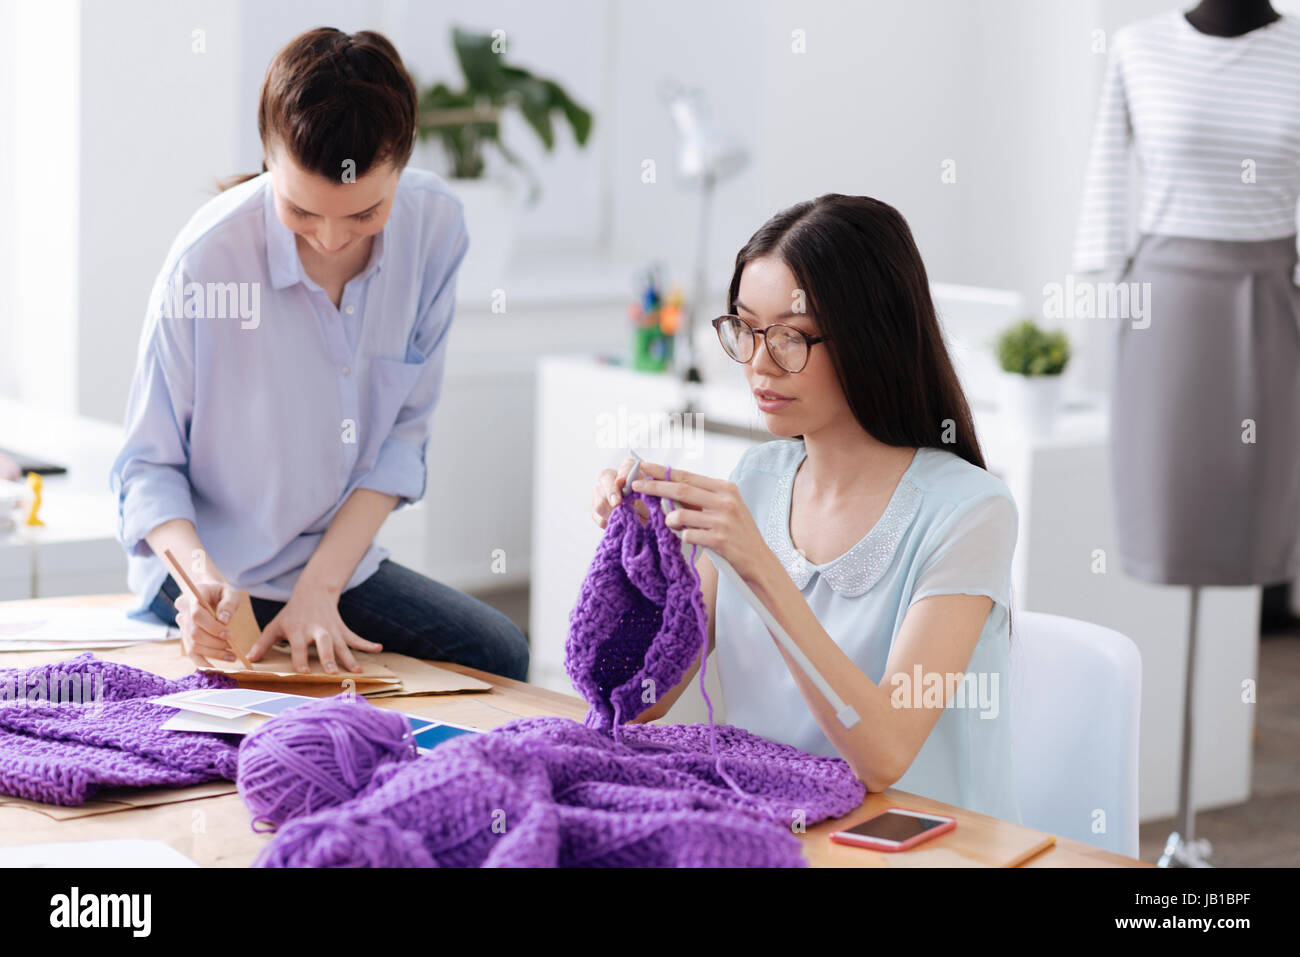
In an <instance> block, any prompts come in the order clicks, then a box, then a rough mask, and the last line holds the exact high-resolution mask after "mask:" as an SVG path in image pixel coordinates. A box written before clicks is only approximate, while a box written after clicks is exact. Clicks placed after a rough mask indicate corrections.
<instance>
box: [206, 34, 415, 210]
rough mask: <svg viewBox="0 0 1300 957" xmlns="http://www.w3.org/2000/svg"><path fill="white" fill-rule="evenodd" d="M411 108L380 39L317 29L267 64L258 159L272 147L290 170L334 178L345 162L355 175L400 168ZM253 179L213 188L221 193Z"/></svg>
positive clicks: (411, 136)
mask: <svg viewBox="0 0 1300 957" xmlns="http://www.w3.org/2000/svg"><path fill="white" fill-rule="evenodd" d="M416 106H417V100H416V93H415V84H414V83H413V82H412V80H411V75H410V74H409V73H408V72H407V71H406V67H405V66H403V65H402V58H401V57H400V56H399V55H398V53H397V49H396V47H394V46H393V44H392V43H390V42H389V40H388V38H387V37H385V36H384V35H383V34H380V33H375V32H374V31H372V30H361V31H359V32H357V33H344V32H343V31H342V30H336V29H334V28H333V27H317V28H316V29H314V30H308V31H307V32H306V33H302V34H299V35H298V36H296V37H294V38H293V39H292V40H290V41H289V42H288V44H286V45H285V47H284V48H283V49H282V50H281V51H280V52H279V53H277V54H276V55H275V57H274V59H272V60H271V64H270V66H269V67H267V70H266V79H265V80H263V82H262V95H261V100H260V102H259V104H258V108H257V132H258V135H259V136H261V138H262V152H263V156H264V157H265V154H266V153H267V152H269V151H270V149H271V146H272V145H273V144H276V143H278V144H279V145H280V146H281V147H282V148H283V149H286V150H287V151H288V152H289V153H290V155H292V156H293V157H294V160H295V161H296V162H297V163H298V165H300V166H302V167H303V168H304V169H308V170H311V171H312V172H314V173H319V174H320V175H322V176H324V177H326V178H328V179H332V180H338V179H339V178H340V176H341V174H342V171H343V164H344V162H345V161H347V160H351V161H352V162H353V163H354V164H355V169H354V172H355V173H356V175H357V176H358V177H360V176H362V175H364V174H365V173H366V172H367V171H368V170H369V169H370V168H371V167H372V166H374V165H375V164H376V163H382V162H384V161H391V162H392V163H393V164H394V165H395V166H396V167H397V168H398V169H401V168H402V167H403V166H405V165H406V163H407V160H409V159H410V158H411V150H412V148H413V147H414V144H415V121H416ZM262 171H263V172H265V171H266V160H265V158H264V159H263V160H262ZM256 175H257V174H256V173H249V174H246V175H241V176H234V177H231V178H230V179H228V180H225V181H223V182H222V183H221V184H220V185H221V188H222V189H229V188H230V187H231V186H235V185H237V184H239V183H242V182H244V181H245V180H249V179H252V178H253V177H254V176H256Z"/></svg>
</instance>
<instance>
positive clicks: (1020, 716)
mask: <svg viewBox="0 0 1300 957" xmlns="http://www.w3.org/2000/svg"><path fill="white" fill-rule="evenodd" d="M1010 699H1011V742H1012V743H1011V748H1012V760H1013V762H1014V765H1015V768H1014V773H1015V788H1016V800H1017V802H1018V803H1019V805H1020V817H1021V820H1022V822H1023V823H1024V824H1025V826H1027V827H1033V828H1037V829H1039V830H1042V831H1047V832H1048V833H1051V834H1055V835H1058V836H1059V837H1065V838H1070V839H1071V840H1075V841H1080V842H1082V843H1085V844H1091V845H1093V846H1095V847H1099V848H1102V849H1104V850H1107V851H1113V852H1114V853H1117V854H1124V855H1126V856H1128V857H1137V856H1138V720H1139V715H1140V712H1141V702H1142V656H1141V654H1140V653H1139V652H1138V649H1137V645H1135V644H1134V643H1133V642H1132V641H1131V640H1130V639H1129V638H1127V637H1126V636H1124V635H1122V634H1120V633H1119V632H1117V631H1114V630H1112V629H1110V628H1103V627H1102V626H1100V625H1094V624H1091V623H1090V622H1086V621H1079V620H1077V619H1074V618H1065V617H1062V616H1060V615H1048V614H1044V613H1042V612H1032V611H1014V612H1013V614H1012V634H1011V695H1010ZM1098 812H1102V813H1103V814H1104V819H1103V818H1102V817H1101V815H1100V814H1099V813H1098ZM1103 823H1104V829H1103V830H1099V831H1098V830H1096V828H1098V827H1099V826H1101V824H1103Z"/></svg>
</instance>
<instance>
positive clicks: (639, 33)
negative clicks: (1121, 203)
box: [0, 0, 1300, 420]
mask: <svg viewBox="0 0 1300 957" xmlns="http://www.w3.org/2000/svg"><path fill="white" fill-rule="evenodd" d="M1298 6H1300V0H1286V2H1282V3H1279V4H1278V7H1279V9H1283V10H1290V11H1294V12H1297V13H1300V10H1297V7H1298ZM1162 9H1167V4H1166V3H1163V2H1157V0H1122V2H1121V0H1079V2H1072V3H1042V2H1040V0H914V2H909V3H897V2H891V0H868V2H860V3H848V2H842V0H763V2H762V3H761V4H758V3H753V2H746V0H714V2H708V3H701V2H699V0H693V2H692V0H661V2H657V3H654V4H641V3H634V2H630V0H607V2H602V0H565V2H564V3H563V4H558V3H549V2H548V3H539V2H526V0H447V2H442V3H438V4H430V3H423V2H417V0H281V2H277V3H274V4H268V3H262V2H258V0H234V2H225V0H168V2H164V0H114V2H112V3H84V2H83V3H78V2H76V0H11V2H10V3H9V4H8V5H6V7H5V10H4V14H3V16H4V17H5V18H7V19H8V21H9V22H10V23H12V24H13V26H12V27H11V28H10V29H9V30H6V31H5V33H6V34H13V35H16V36H17V37H19V39H18V41H17V42H15V43H14V50H15V54H14V56H13V57H12V58H6V59H7V60H8V62H7V63H6V64H5V67H6V68H5V69H0V124H2V125H0V130H4V132H5V133H6V134H8V135H5V136H4V140H5V142H6V145H7V146H12V147H13V149H12V150H6V151H5V152H3V153H0V176H2V177H3V179H4V183H3V184H0V221H3V222H5V223H9V224H11V225H12V230H11V235H12V236H21V237H22V238H23V242H22V243H21V244H19V246H18V249H17V250H16V251H14V252H13V253H12V255H11V256H10V257H4V256H0V258H3V259H4V261H5V262H6V263H7V264H8V269H9V270H10V271H11V272H13V273H14V275H13V277H12V280H11V282H10V283H9V284H7V285H10V286H11V287H12V288H13V290H14V294H13V296H12V297H11V298H10V303H12V308H13V315H12V316H9V317H4V314H3V313H0V319H3V320H4V321H3V328H0V392H5V391H8V392H19V391H22V392H23V393H25V394H30V395H32V396H40V397H41V398H43V399H46V400H49V401H54V402H56V403H62V404H69V403H70V404H71V405H74V406H75V407H77V408H79V409H80V410H81V411H84V412H86V413H88V414H91V415H95V416H100V417H103V418H105V419H109V420H118V419H119V418H120V416H121V412H122V408H123V405H124V402H125V398H126V393H127V389H128V386H129V382H130V377H131V373H132V371H133V370H132V364H133V360H134V347H135V341H136V337H137V335H138V330H139V327H140V322H141V319H142V314H143V306H144V301H145V296H146V294H147V291H148V288H149V285H150V283H151V282H152V281H153V278H154V275H155V273H156V272H157V270H158V268H159V266H160V265H161V263H162V260H163V257H164V255H165V253H166V251H167V248H168V246H169V245H170V243H171V240H172V238H173V236H174V235H175V233H176V231H177V230H178V229H179V228H180V226H181V225H182V224H183V223H184V221H185V220H186V219H187V218H188V217H189V215H190V214H191V213H192V212H193V211H194V209H195V208H197V206H198V205H200V204H201V203H202V202H203V201H204V200H205V199H206V198H207V197H209V196H210V195H212V187H213V182H214V180H215V179H216V178H218V177H220V176H223V175H226V174H229V173H233V172H238V171H252V170H255V169H258V168H259V166H260V159H261V146H260V143H259V142H258V140H257V131H256V119H255V110H256V103H257V96H258V91H259V88H260V85H261V81H262V77H263V74H264V72H265V69H266V65H267V62H268V61H269V59H270V58H271V56H272V55H273V54H274V53H275V51H276V50H277V49H278V48H279V47H280V46H281V45H283V43H284V42H286V41H287V40H288V39H289V38H291V37H292V36H293V35H295V34H296V33H298V32H299V31H301V30H303V29H306V28H308V27H311V26H316V25H322V24H325V25H333V26H337V27H340V28H342V29H346V30H356V29H360V28H363V27H367V26H369V27H373V28H375V29H379V30H381V31H383V32H385V33H387V34H388V35H389V36H390V37H391V38H392V39H393V40H394V42H395V43H396V44H397V45H398V48H399V50H400V51H401V53H402V55H403V57H404V59H405V60H406V61H407V63H408V65H409V66H410V68H411V69H412V72H413V73H414V74H415V75H416V77H417V80H419V81H420V82H421V83H427V82H429V81H431V80H433V79H434V78H442V79H446V80H448V81H456V80H458V70H457V68H456V65H455V62H454V58H453V53H452V50H451V45H450V28H451V25H452V24H453V23H458V24H462V25H464V26H467V27H470V28H476V29H480V30H492V29H496V28H500V29H504V30H505V31H506V38H507V55H508V56H509V58H510V59H511V60H512V61H514V62H517V63H520V64H522V65H525V66H527V67H529V68H531V69H534V70H535V71H537V72H539V73H541V74H543V75H547V76H551V77H554V78H555V79H557V80H559V81H560V82H561V83H562V84H564V85H565V87H566V88H567V89H568V90H569V91H570V92H571V93H572V95H573V96H574V97H575V98H577V99H578V100H579V101H580V102H582V103H584V104H585V105H587V106H588V107H589V108H591V109H592V110H593V112H594V113H595V128H594V133H593V139H592V142H591V144H590V147H589V148H588V149H586V150H579V149H578V148H577V147H576V146H575V144H574V143H573V142H572V139H571V137H570V136H569V134H568V132H567V129H566V128H563V127H561V128H560V132H559V136H558V140H559V143H558V147H557V150H556V152H555V153H554V154H551V155H546V154H544V153H543V152H542V150H541V147H540V144H538V143H536V142H535V140H534V139H533V137H532V134H531V132H530V131H529V130H527V129H526V127H524V125H523V123H522V121H521V120H518V118H514V119H513V120H512V121H509V122H508V124H507V128H506V136H507V137H508V139H509V142H510V143H511V145H512V146H513V147H514V148H515V149H516V150H517V151H518V152H519V153H520V154H522V155H523V156H524V157H525V159H526V160H527V161H528V162H529V163H530V164H531V165H532V166H533V168H534V169H535V170H536V171H537V172H538V174H539V175H540V176H541V177H542V179H543V184H544V192H543V195H542V198H541V202H540V203H539V204H538V205H537V206H536V207H534V208H533V209H530V210H529V211H528V212H527V213H526V215H525V216H524V218H523V220H522V222H521V237H520V243H519V246H518V252H517V255H516V265H521V266H526V265H527V264H528V262H529V261H530V260H532V259H534V258H535V257H538V256H540V255H543V254H545V255H554V254H555V253H557V252H565V251H568V252H569V253H573V252H575V251H578V250H586V251H588V252H589V253H590V254H591V255H593V256H595V255H607V256H609V257H612V258H613V259H616V260H618V261H621V262H648V261H649V260H651V259H660V260H664V261H666V262H667V263H668V265H669V268H670V275H671V277H672V278H673V279H677V280H681V281H686V280H689V278H690V277H689V273H688V268H689V265H690V263H691V259H692V256H693V254H694V243H695V228H696V212H697V209H698V206H697V202H698V200H697V196H696V194H694V193H693V192H692V191H689V190H686V189H683V188H681V187H680V185H679V184H678V183H677V182H676V174H675V171H674V169H673V151H674V147H675V137H674V131H673V127H672V125H671V122H670V120H669V117H668V115H667V113H666V111H665V110H664V108H663V106H662V104H661V102H660V100H659V87H660V84H661V82H662V81H663V80H664V79H665V78H666V77H669V76H672V77H674V78H676V79H677V80H679V81H681V82H684V83H685V84H687V85H696V86H699V87H701V88H702V89H704V90H705V91H706V93H707V94H708V96H709V98H710V100H711V102H712V104H713V107H714V114H715V118H716V119H717V120H718V122H719V123H720V124H721V125H722V126H724V127H725V128H727V129H728V130H729V131H731V132H732V133H733V134H734V135H735V136H736V137H737V138H739V139H740V140H741V141H742V142H744V143H746V144H748V145H749V147H750V149H751V153H752V156H753V159H752V161H751V164H750V166H749V167H748V168H747V169H746V170H745V171H744V172H743V173H741V175H740V176H739V177H737V178H736V179H735V180H733V181H732V182H729V183H727V184H725V185H724V187H723V188H722V189H721V191H720V193H719V196H718V202H717V207H716V209H715V219H714V224H713V233H712V242H711V244H710V249H709V255H710V262H711V267H712V272H713V273H714V274H715V275H717V276H723V277H725V276H726V275H727V274H728V273H729V268H730V264H731V261H732V260H733V259H734V256H735V252H736V250H737V249H738V248H739V246H740V245H741V244H742V243H743V242H744V240H745V239H747V238H748V236H749V235H750V234H751V233H752V232H753V231H754V230H755V229H756V228H757V227H758V226H759V225H760V224H761V223H762V222H763V220H765V219H766V218H767V217H768V216H770V215H771V214H772V213H774V212H776V211H777V210H778V209H779V208H781V207H782V206H785V205H788V204H789V203H792V202H795V201H798V200H801V199H806V198H809V197H812V196H815V195H818V194H819V193H823V192H828V191H845V192H861V193H867V194H870V195H873V196H876V197H878V198H880V199H883V200H885V201H886V202H889V203H891V204H893V205H894V206H896V207H897V208H898V209H899V210H900V211H901V212H902V213H903V215H904V216H906V217H907V219H908V221H909V222H910V224H911V226H912V229H913V231H914V233H915V235H916V238H917V241H918V244H919V246H920V248H921V251H922V253H923V255H924V256H925V259H926V263H927V266H928V268H929V272H930V275H931V278H932V279H933V280H935V281H940V282H951V283H962V284H970V285H980V286H994V287H1003V288H1010V289H1014V290H1016V291H1019V292H1020V293H1022V294H1023V295H1024V296H1025V297H1026V302H1027V303H1028V304H1029V305H1030V307H1031V308H1032V309H1034V310H1038V309H1039V308H1041V300H1042V293H1041V290H1042V286H1043V284H1044V282H1048V281H1053V280H1059V279H1061V278H1062V277H1063V276H1064V274H1065V273H1066V271H1067V270H1068V269H1069V265H1070V253H1071V245H1072V242H1073V235H1074V226H1075V222H1076V220H1077V216H1078V200H1079V195H1080V187H1081V184H1082V176H1083V168H1084V164H1085V162H1086V157H1087V146H1088V142H1089V138H1090V135H1091V127H1092V118H1093V113H1094V110H1095V104H1096V99H1097V93H1098V88H1099V83H1100V79H1101V75H1102V71H1103V69H1104V66H1105V56H1104V55H1098V54H1096V53H1093V52H1091V50H1090V45H1091V41H1092V31H1093V30H1094V29H1098V28H1100V29H1102V30H1105V31H1107V33H1108V34H1109V32H1111V31H1113V30H1114V29H1115V28H1116V27H1118V26H1120V25H1121V24H1123V23H1125V22H1129V21H1131V20H1134V19H1137V18H1139V17H1143V16H1147V15H1149V14H1152V13H1155V12H1158V11H1160V10H1162ZM60 18H62V20H61V21H60ZM58 22H63V23H64V24H65V25H64V26H63V27H52V26H51V24H55V23H58ZM4 25H5V21H3V20H0V26H4ZM195 29H203V30H205V31H206V44H207V52H206V53H205V54H195V53H193V52H192V50H191V47H192V42H193V39H192V31H193V30H195ZM796 29H798V30H802V31H804V34H803V35H804V39H805V42H806V50H807V52H805V53H802V54H797V53H794V52H792V50H791V40H792V36H791V34H792V31H793V30H796ZM69 38H71V39H72V41H73V42H69ZM52 64H54V65H57V66H56V68H54V69H51V65H52ZM6 76H7V77H9V79H6ZM37 80H39V81H40V85H35V83H36V81H37ZM6 89H8V91H9V93H8V94H6V93H5V90H6ZM69 116H76V117H79V119H78V120H77V121H76V122H74V123H71V124H68V123H66V122H65V120H66V118H67V117H69ZM52 117H54V118H58V119H59V122H58V123H57V124H55V125H54V126H53V127H52V128H47V127H48V124H49V123H50V120H51V118H52ZM59 137H63V139H64V141H65V142H64V145H63V146H57V147H55V148H53V149H51V148H50V144H51V143H58V142H59ZM69 138H70V139H69ZM645 159H654V160H655V161H656V164H657V167H658V177H657V182H655V183H654V184H646V183H643V182H642V181H641V175H640V174H641V168H642V162H643V161H644V160H645ZM949 159H951V160H953V161H955V163H956V170H957V181H956V183H951V184H945V183H943V182H941V179H940V173H941V164H942V163H943V162H944V161H945V160H949ZM4 164H8V165H9V167H10V168H11V169H12V170H13V172H12V174H10V175H4V173H3V171H4V168H5V166H4ZM35 184H43V186H42V188H41V189H40V190H34V189H31V188H29V187H31V186H33V185H35ZM51 192H53V193H54V194H57V195H51ZM73 237H79V238H77V239H74V238H73ZM3 241H4V242H10V243H12V242H13V239H12V238H6V239H5V240H3ZM2 252H3V250H2V249H0V253H2ZM3 280H4V273H3V272H0V281H3ZM630 291H631V287H630V285H629V292H630ZM715 293H716V290H715V291H711V295H712V294H715ZM706 308H707V307H706ZM69 317H71V318H69ZM1070 331H1071V332H1072V333H1073V334H1074V335H1075V337H1076V340H1077V341H1078V342H1079V343H1080V344H1081V345H1083V346H1084V347H1085V348H1084V349H1083V350H1082V352H1081V354H1079V359H1078V361H1077V363H1076V365H1075V367H1074V369H1073V370H1072V371H1071V373H1070V374H1069V382H1070V384H1071V386H1073V387H1082V388H1089V389H1095V388H1101V387H1103V386H1104V376H1105V368H1106V357H1105V354H1104V348H1103V347H1104V341H1095V342H1094V341H1092V339H1093V332H1094V330H1092V329H1089V328H1087V327H1086V326H1076V327H1073V328H1071V330H1070ZM69 357H71V358H69Z"/></svg>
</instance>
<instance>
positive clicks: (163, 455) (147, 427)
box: [109, 273, 194, 555]
mask: <svg viewBox="0 0 1300 957" xmlns="http://www.w3.org/2000/svg"><path fill="white" fill-rule="evenodd" d="M177 275H179V273H177ZM170 288H172V283H171V282H170V281H169V280H168V279H163V280H161V281H160V283H159V284H158V285H157V286H156V287H155V290H154V295H153V297H152V298H151V300H150V304H149V309H148V312H147V314H146V318H145V326H144V329H143V331H142V332H141V336H140V346H139V350H138V355H137V361H136V370H135V379H134V380H133V381H132V383H131V392H130V395H129V397H128V399H127V408H126V422H125V432H126V434H125V440H124V441H123V444H122V449H121V451H120V452H119V453H118V455H117V458H116V459H115V460H114V462H113V466H112V470H111V472H110V477H109V483H110V486H111V487H112V490H113V492H114V494H115V495H116V496H117V512H118V521H117V536H118V541H119V542H121V544H122V547H123V548H124V549H126V552H127V554H128V555H149V554H150V553H151V549H150V548H149V543H148V542H147V541H145V536H146V535H147V534H148V533H149V532H151V531H153V529H155V528H157V527H158V526H159V525H161V524H162V523H163V522H166V521H170V520H172V519H177V518H185V519H189V520H190V521H191V522H193V521H194V502H193V498H192V496H191V491H190V480H189V421H190V417H191V414H192V411H193V403H194V389H193V380H194V353H193V346H194V338H193V331H194V330H193V321H192V320H190V319H185V318H180V317H172V316H170V314H169V313H170V310H167V309H166V308H165V303H166V301H167V296H168V295H169V293H168V290H169V289H170Z"/></svg>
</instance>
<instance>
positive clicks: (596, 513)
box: [591, 458, 650, 528]
mask: <svg viewBox="0 0 1300 957" xmlns="http://www.w3.org/2000/svg"><path fill="white" fill-rule="evenodd" d="M635 465H636V460H635V459H632V458H626V459H624V460H623V464H622V465H620V466H619V467H618V470H617V471H615V470H614V469H605V470H604V471H603V472H601V473H600V474H599V475H597V476H596V490H595V492H594V493H592V501H591V520H592V521H593V522H595V523H596V524H597V525H599V526H600V527H601V528H604V527H605V526H606V525H608V524H609V515H610V512H612V511H614V509H615V508H617V507H618V505H619V504H620V503H621V502H622V501H623V486H624V485H625V484H626V483H627V477H628V474H629V473H630V472H631V471H632V469H633V467H634V466H635ZM633 504H634V505H635V507H636V513H637V514H638V515H639V516H641V521H642V522H646V521H648V520H649V519H650V513H649V512H647V511H646V507H645V502H643V501H641V500H640V499H639V498H638V499H634V500H633Z"/></svg>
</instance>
